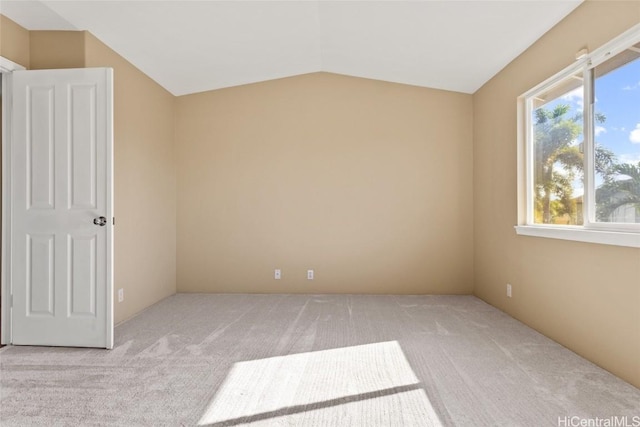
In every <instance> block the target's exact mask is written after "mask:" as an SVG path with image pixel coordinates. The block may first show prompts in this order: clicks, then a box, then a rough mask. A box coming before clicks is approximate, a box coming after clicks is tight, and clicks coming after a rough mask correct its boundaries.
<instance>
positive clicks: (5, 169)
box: [0, 56, 26, 344]
mask: <svg viewBox="0 0 640 427" xmlns="http://www.w3.org/2000/svg"><path fill="white" fill-rule="evenodd" d="M22 70H26V68H25V67H23V66H22V65H20V64H16V63H15V62H13V61H10V60H8V59H7V58H4V57H2V56H0V73H2V260H1V261H0V263H1V267H0V268H1V269H2V274H1V275H0V295H2V306H1V307H0V314H1V315H2V329H1V330H0V344H10V343H11V341H12V339H11V338H12V337H11V306H12V302H13V301H11V299H12V292H11V280H9V277H11V271H10V270H11V254H10V253H9V251H8V250H7V249H9V247H8V245H7V242H8V241H9V240H10V236H9V234H10V232H11V230H10V228H11V227H9V224H10V223H11V222H10V216H11V200H10V199H11V198H10V197H8V196H9V189H10V188H11V186H10V179H11V178H10V177H11V174H10V171H11V169H10V168H11V162H10V161H9V159H10V155H11V153H10V150H11V148H10V146H11V144H10V142H11V140H10V138H11V104H12V102H11V100H12V93H11V90H10V87H11V84H10V82H11V73H12V72H13V71H22Z"/></svg>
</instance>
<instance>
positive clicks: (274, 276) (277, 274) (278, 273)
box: [273, 268, 282, 280]
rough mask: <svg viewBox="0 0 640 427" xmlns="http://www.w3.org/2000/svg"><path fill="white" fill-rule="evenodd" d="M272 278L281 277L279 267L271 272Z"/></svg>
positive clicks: (278, 278)
mask: <svg viewBox="0 0 640 427" xmlns="http://www.w3.org/2000/svg"><path fill="white" fill-rule="evenodd" d="M273 278H274V279H276V280H280V279H282V271H280V269H279V268H276V269H275V270H274V272H273Z"/></svg>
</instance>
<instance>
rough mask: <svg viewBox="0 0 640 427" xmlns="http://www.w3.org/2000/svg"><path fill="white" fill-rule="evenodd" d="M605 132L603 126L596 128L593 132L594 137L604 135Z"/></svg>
mask: <svg viewBox="0 0 640 427" xmlns="http://www.w3.org/2000/svg"><path fill="white" fill-rule="evenodd" d="M606 131H607V129H606V128H605V127H604V126H596V128H595V129H594V130H593V132H594V134H595V136H598V135H600V134H602V133H605V132H606Z"/></svg>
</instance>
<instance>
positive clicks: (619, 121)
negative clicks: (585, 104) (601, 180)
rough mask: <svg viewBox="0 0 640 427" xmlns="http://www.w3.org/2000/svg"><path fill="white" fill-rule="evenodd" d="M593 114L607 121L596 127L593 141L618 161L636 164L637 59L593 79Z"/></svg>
mask: <svg viewBox="0 0 640 427" xmlns="http://www.w3.org/2000/svg"><path fill="white" fill-rule="evenodd" d="M595 95H596V104H595V105H596V111H597V112H601V113H603V114H604V115H605V116H607V120H606V121H605V122H604V123H603V124H600V125H598V126H599V127H598V128H596V133H597V137H596V142H597V143H599V144H601V145H603V146H605V147H607V148H609V149H610V150H612V151H613V152H614V153H616V155H617V156H618V160H619V161H620V162H625V163H634V164H637V163H638V162H640V59H636V60H635V61H632V62H630V63H628V64H626V65H625V66H623V67H621V68H618V69H616V70H614V71H612V72H610V73H609V74H606V75H604V76H602V77H600V78H598V79H597V80H596V83H595Z"/></svg>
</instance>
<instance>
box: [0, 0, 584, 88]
mask: <svg viewBox="0 0 640 427" xmlns="http://www.w3.org/2000/svg"><path fill="white" fill-rule="evenodd" d="M580 2H581V0H563V1H484V0H473V1H471V0H469V1H445V0H441V1H380V2H378V1H324V0H320V1H285V2H281V1H259V2H251V1H186V2H185V1H162V2H160V1H55V0H53V1H52V0H42V1H24V0H21V1H15V0H2V3H1V4H0V5H1V10H0V13H2V14H4V15H6V16H8V17H9V18H11V19H13V20H15V21H16V22H17V23H18V24H20V25H22V26H23V27H25V28H27V29H29V30H87V31H90V32H91V33H92V34H94V35H95V36H96V37H98V38H99V39H100V40H101V41H102V42H104V43H105V44H107V45H108V46H109V47H111V48H112V49H113V50H115V51H116V52H118V53H119V54H120V55H122V56H123V57H124V58H125V59H127V60H128V61H129V62H131V63H132V64H133V65H135V66H136V67H138V68H139V69H140V70H142V71H143V72H144V73H146V74H147V75H148V76H150V77H151V78H152V79H154V80H155V81H156V82H158V83H159V84H160V85H162V86H163V87H164V88H166V89H167V90H168V91H170V92H171V93H172V94H174V95H185V94H191V93H196V92H203V91H208V90H213V89H219V88H224V87H230V86H238V85H243V84H247V83H255V82H260V81H265V80H272V79H277V78H282V77H289V76H294V75H300V74H307V73H313V72H319V71H326V72H331V73H336V74H345V75H350V76H356V77H364V78H369V79H376V80H385V81H390V82H396V83H404V84H409V85H415V86H423V87H430V88H435V89H444V90H449V91H454V92H463V93H473V92H475V91H476V90H477V89H478V88H479V87H481V86H482V85H483V84H484V83H485V82H486V81H487V80H489V79H490V78H491V77H492V76H493V75H495V74H496V73H497V72H498V71H499V70H501V69H502V68H503V67H504V66H505V65H507V64H508V63H509V62H510V61H511V60H513V59H514V58H515V57H517V56H518V55H519V54H520V53H521V52H522V51H524V50H525V49H526V48H527V47H528V46H529V45H531V44H532V43H533V42H534V41H535V40H537V39H538V38H539V37H540V36H541V35H542V34H544V33H545V32H546V31H547V30H549V29H550V28H551V27H552V26H553V25H555V24H556V23H558V22H559V21H560V20H561V19H562V18H564V17H565V16H566V15H567V14H568V13H570V12H571V11H572V10H573V9H574V8H575V7H577V6H578V5H579V4H580Z"/></svg>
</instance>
